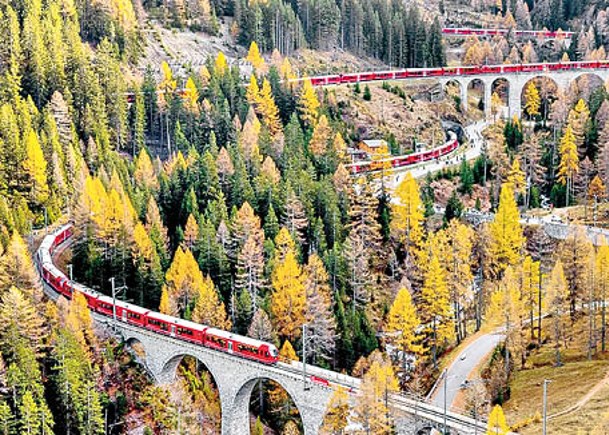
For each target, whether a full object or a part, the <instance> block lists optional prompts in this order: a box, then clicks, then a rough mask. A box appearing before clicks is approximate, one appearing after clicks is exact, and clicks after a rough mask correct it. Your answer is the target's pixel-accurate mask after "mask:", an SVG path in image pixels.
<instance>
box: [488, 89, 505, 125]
mask: <svg viewBox="0 0 609 435" xmlns="http://www.w3.org/2000/svg"><path fill="white" fill-rule="evenodd" d="M502 106H503V101H501V97H500V96H499V94H498V93H497V92H493V94H492V95H491V112H492V113H493V116H494V119H495V121H496V120H497V116H498V115H500V114H501V107H502Z"/></svg>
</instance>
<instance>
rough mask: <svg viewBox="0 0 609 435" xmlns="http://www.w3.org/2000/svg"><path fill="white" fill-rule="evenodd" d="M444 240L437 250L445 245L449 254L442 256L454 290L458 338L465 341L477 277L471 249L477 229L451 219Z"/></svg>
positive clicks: (452, 290)
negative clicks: (468, 308) (468, 309)
mask: <svg viewBox="0 0 609 435" xmlns="http://www.w3.org/2000/svg"><path fill="white" fill-rule="evenodd" d="M442 233H444V234H445V237H442V238H441V240H445V242H443V243H438V245H440V246H438V247H437V248H441V245H444V244H445V245H446V252H445V253H440V255H442V257H438V258H445V259H446V260H445V262H444V264H445V265H446V281H447V283H448V287H449V289H450V290H451V291H450V293H451V301H452V304H453V311H454V313H453V314H454V315H455V323H456V332H457V339H458V340H462V339H463V338H465V336H466V334H467V328H466V326H467V325H466V318H465V309H464V306H465V303H466V301H468V300H471V298H472V297H473V294H472V282H473V279H474V275H473V272H472V267H473V262H474V260H473V258H472V255H471V253H472V249H473V247H474V237H475V233H474V230H473V229H472V228H471V227H469V226H467V225H465V224H463V223H461V222H460V221H459V220H458V219H452V220H451V221H450V222H449V224H448V227H447V228H446V230H444V231H442Z"/></svg>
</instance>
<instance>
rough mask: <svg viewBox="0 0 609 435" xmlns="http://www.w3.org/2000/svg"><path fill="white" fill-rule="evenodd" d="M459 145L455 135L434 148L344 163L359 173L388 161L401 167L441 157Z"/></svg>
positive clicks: (395, 166)
mask: <svg viewBox="0 0 609 435" xmlns="http://www.w3.org/2000/svg"><path fill="white" fill-rule="evenodd" d="M458 146H459V141H458V140H457V138H456V137H451V139H450V140H449V141H448V142H446V143H445V144H444V145H442V146H440V147H437V148H434V149H432V150H429V151H421V152H418V153H413V154H407V155H404V156H397V157H392V158H389V159H385V160H378V161H374V162H370V161H363V162H355V163H351V164H349V165H346V167H347V169H349V171H350V172H351V173H353V174H360V173H364V172H370V171H376V170H379V169H380V168H381V167H383V165H384V164H386V163H387V162H390V164H391V167H392V168H401V167H404V166H410V165H414V164H416V163H421V162H426V161H429V160H433V159H437V158H438V157H442V156H444V155H446V154H448V153H450V152H452V151H454V150H456V149H457V147H458Z"/></svg>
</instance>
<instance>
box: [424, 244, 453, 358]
mask: <svg viewBox="0 0 609 435" xmlns="http://www.w3.org/2000/svg"><path fill="white" fill-rule="evenodd" d="M421 308H422V312H423V316H422V317H423V319H422V320H423V321H424V322H425V323H426V324H427V325H428V328H431V331H428V333H430V335H431V336H430V340H431V342H432V346H431V354H432V359H433V362H434V365H435V364H436V362H437V353H438V347H439V346H440V345H442V344H444V343H445V342H447V341H450V340H452V339H453V337H454V334H455V330H454V323H453V316H452V309H451V306H450V292H449V291H448V286H447V284H446V272H445V271H444V269H443V268H442V266H441V265H440V260H439V259H438V257H437V256H436V255H432V257H431V261H430V263H429V268H428V270H427V273H426V274H425V279H424V283H423V288H422V289H421Z"/></svg>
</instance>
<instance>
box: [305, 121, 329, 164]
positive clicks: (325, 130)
mask: <svg viewBox="0 0 609 435" xmlns="http://www.w3.org/2000/svg"><path fill="white" fill-rule="evenodd" d="M331 134H332V129H331V128H330V125H329V123H328V118H327V117H326V115H321V116H320V117H319V122H318V123H317V125H316V126H315V129H314V130H313V135H312V136H311V141H310V142H309V150H310V151H311V153H312V154H313V155H314V156H316V157H319V156H321V155H323V154H325V153H326V151H327V150H328V140H329V139H330V136H331Z"/></svg>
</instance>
